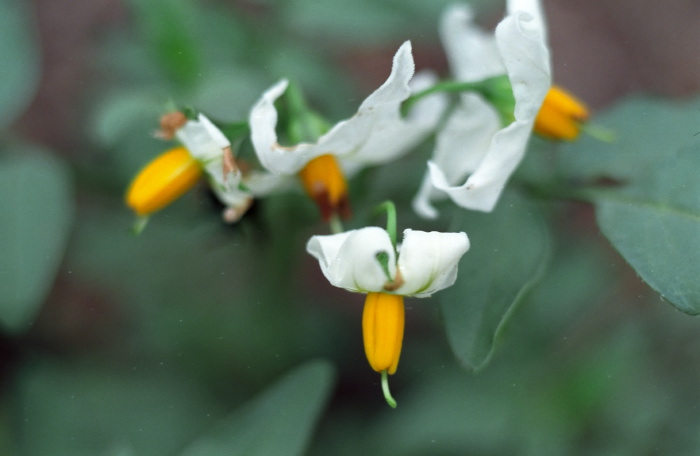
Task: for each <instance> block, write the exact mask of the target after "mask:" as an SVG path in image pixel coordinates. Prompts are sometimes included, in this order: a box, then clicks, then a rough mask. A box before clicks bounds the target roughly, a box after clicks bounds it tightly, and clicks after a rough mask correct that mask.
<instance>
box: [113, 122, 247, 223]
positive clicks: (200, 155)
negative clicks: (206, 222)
mask: <svg viewBox="0 0 700 456" xmlns="http://www.w3.org/2000/svg"><path fill="white" fill-rule="evenodd" d="M160 136H161V137H163V138H166V139H172V138H173V137H175V138H177V139H178V140H179V141H180V143H182V145H183V147H178V148H175V149H172V150H170V151H168V152H165V153H164V154H162V155H160V156H159V157H157V158H156V159H154V160H153V161H152V162H151V163H149V164H148V165H146V167H144V168H143V170H142V171H141V172H140V173H139V174H138V175H137V176H136V178H135V179H134V180H133V182H132V184H131V186H130V187H129V189H128V191H127V194H126V202H127V205H128V206H129V207H131V208H132V209H133V210H134V212H136V214H137V215H139V216H141V217H147V216H149V215H150V214H152V213H153V212H156V211H158V210H160V209H162V208H163V207H165V206H167V205H168V204H170V203H171V202H173V201H174V200H175V199H177V198H178V197H180V196H181V195H182V194H183V193H185V192H186V191H187V190H189V189H190V188H192V187H193V186H194V184H195V183H196V182H197V180H198V179H199V178H200V177H201V176H202V175H206V177H207V179H208V181H209V185H210V187H211V189H212V191H213V192H214V193H215V194H216V195H217V197H218V198H219V199H220V200H221V202H222V203H223V204H224V205H225V206H226V209H225V210H224V214H223V216H224V219H225V220H226V221H228V222H235V221H237V220H238V219H239V218H240V217H241V215H243V213H245V211H246V210H247V209H248V207H249V206H250V204H251V203H252V200H253V196H252V193H251V192H250V191H249V190H248V189H246V188H245V187H244V186H243V185H242V173H241V171H240V170H239V169H238V167H237V166H236V163H235V161H234V159H233V155H232V151H231V143H230V142H229V140H228V139H227V138H226V136H225V135H224V134H223V133H222V132H221V130H219V129H218V128H217V127H216V126H215V125H214V124H213V123H212V122H211V121H210V120H209V119H208V118H207V117H206V116H204V115H203V114H199V116H198V117H197V119H195V120H188V119H186V118H185V117H184V115H183V114H182V113H180V112H175V113H170V114H166V115H165V116H163V118H162V119H161V132H160Z"/></svg>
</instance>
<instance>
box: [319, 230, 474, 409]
mask: <svg viewBox="0 0 700 456" xmlns="http://www.w3.org/2000/svg"><path fill="white" fill-rule="evenodd" d="M468 249H469V239H468V238H467V235H466V234H465V233H438V232H429V233H428V232H424V231H414V230H410V229H407V230H405V231H404V238H403V243H402V244H401V245H399V246H398V249H395V248H394V244H393V242H392V239H391V238H390V235H389V233H388V232H387V231H386V230H384V229H382V228H379V227H367V228H362V229H359V230H352V231H346V232H343V233H339V234H332V235H325V236H313V237H312V238H311V239H310V240H309V242H308V243H307V245H306V250H307V251H308V252H309V253H310V254H311V255H313V256H314V257H315V258H316V259H318V261H319V264H320V266H321V271H322V272H323V274H324V275H325V276H326V278H327V279H328V281H329V282H330V283H331V285H334V286H336V287H340V288H345V289H346V290H349V291H354V292H358V293H367V298H366V300H365V307H364V312H363V317H362V330H363V339H364V345H365V354H366V355H367V360H368V361H369V364H370V366H371V367H372V369H374V370H375V371H377V372H379V373H381V374H382V388H383V390H384V395H385V397H386V398H387V402H389V404H390V405H391V406H392V407H395V406H396V403H395V401H394V400H393V398H391V395H390V393H389V390H388V382H387V375H390V374H393V373H394V372H396V368H397V366H398V363H399V356H400V354H401V344H402V341H403V328H404V306H403V297H404V296H413V297H417V298H424V297H428V296H430V295H432V294H433V293H435V292H437V291H439V290H442V289H443V288H447V287H449V286H451V285H452V284H454V282H455V280H456V278H457V266H458V263H459V259H460V258H461V257H462V255H464V253H465V252H466V251H467V250H468ZM397 250H398V255H397Z"/></svg>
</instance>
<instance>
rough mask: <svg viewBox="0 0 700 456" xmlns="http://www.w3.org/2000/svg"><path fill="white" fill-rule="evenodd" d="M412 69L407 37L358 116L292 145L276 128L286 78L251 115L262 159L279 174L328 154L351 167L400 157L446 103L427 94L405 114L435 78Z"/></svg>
mask: <svg viewBox="0 0 700 456" xmlns="http://www.w3.org/2000/svg"><path fill="white" fill-rule="evenodd" d="M413 73H414V63H413V56H412V55H411V43H410V42H408V41H407V42H405V43H404V44H403V45H402V46H401V47H400V48H399V50H398V52H397V53H396V55H395V56H394V60H393V66H392V70H391V75H390V76H389V78H388V79H387V80H386V82H385V83H384V84H383V85H382V86H381V87H379V88H378V89H377V90H376V91H375V92H374V93H372V94H371V95H370V96H369V97H368V98H367V99H365V101H364V102H363V103H362V104H361V105H360V108H359V109H358V111H357V113H355V115H354V116H352V117H351V118H349V119H346V120H343V121H341V122H338V123H337V124H336V125H335V126H334V127H333V128H331V129H330V130H329V131H328V132H327V133H326V134H324V135H323V136H321V137H320V138H318V140H317V141H316V142H314V143H301V144H296V145H292V146H289V147H285V146H282V145H280V144H279V143H278V142H277V133H276V131H275V128H276V126H277V110H276V109H275V106H274V102H275V100H277V98H279V97H280V96H281V95H282V94H283V93H284V91H285V89H286V88H287V81H286V80H282V81H280V82H278V83H277V84H275V85H274V86H272V87H271V88H270V89H268V90H267V91H266V92H265V93H264V94H263V96H262V98H261V99H260V100H259V101H258V103H257V104H256V105H255V106H254V107H253V109H252V111H251V114H250V129H251V140H252V142H253V146H254V148H255V151H256V153H257V155H258V158H259V160H260V163H261V164H262V165H263V167H265V168H266V169H267V170H268V171H270V172H272V173H274V174H282V175H292V174H296V173H298V172H299V171H300V170H301V169H302V168H303V167H304V166H305V165H306V164H307V163H308V162H309V161H311V160H312V159H314V158H316V157H319V156H321V155H326V154H332V155H334V156H335V157H337V158H339V159H340V160H341V162H342V166H343V168H345V169H346V170H347V169H348V168H351V169H353V170H355V169H358V168H360V167H362V166H366V165H373V164H379V163H384V162H387V161H391V160H394V159H396V158H397V157H399V156H400V155H401V154H403V153H405V152H406V151H408V149H410V148H411V147H412V146H414V145H416V144H417V143H418V142H420V141H421V140H422V139H423V138H424V137H425V136H426V135H427V134H428V133H429V132H430V131H431V130H432V129H433V128H434V127H435V125H436V124H437V122H438V120H439V118H440V115H441V113H442V110H443V108H444V106H445V100H444V99H443V97H441V96H433V97H427V98H426V99H425V100H421V101H420V102H419V103H417V104H416V106H414V107H413V109H412V110H411V112H409V113H408V115H407V116H406V117H405V118H402V117H401V112H400V107H401V103H402V102H403V101H404V100H406V99H407V98H408V97H409V96H410V95H411V94H412V93H413V92H415V91H419V90H422V89H424V88H426V87H428V86H430V85H432V84H433V83H434V78H433V77H432V76H429V75H417V77H416V78H414V80H413V81H411V78H412V77H413ZM419 76H420V77H419ZM409 82H410V84H409Z"/></svg>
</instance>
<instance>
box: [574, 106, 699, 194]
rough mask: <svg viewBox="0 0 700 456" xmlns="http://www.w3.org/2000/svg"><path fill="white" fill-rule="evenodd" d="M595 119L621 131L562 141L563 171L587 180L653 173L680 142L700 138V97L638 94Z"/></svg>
mask: <svg viewBox="0 0 700 456" xmlns="http://www.w3.org/2000/svg"><path fill="white" fill-rule="evenodd" d="M593 123H594V124H595V125H597V126H600V127H603V128H605V129H609V130H611V131H612V132H613V133H614V134H615V139H614V141H612V142H604V141H600V140H598V139H595V138H593V137H591V136H589V135H586V134H583V135H581V137H580V138H579V139H578V140H577V141H575V142H573V143H567V144H562V146H561V155H560V165H561V171H562V172H563V173H564V174H565V175H566V176H568V177H573V178H577V179H584V180H594V179H597V178H612V179H615V180H621V181H628V180H633V179H636V178H638V177H641V176H643V175H645V174H646V173H648V172H649V171H650V170H651V169H652V168H653V167H654V166H656V165H657V164H658V163H660V162H663V161H665V160H666V159H667V158H668V157H670V156H672V155H673V154H674V153H675V151H676V150H678V149H679V148H680V147H682V146H684V145H688V144H698V143H700V137H695V136H694V135H695V134H696V133H697V132H698V131H700V99H695V100H692V101H689V102H683V103H681V102H677V101H669V100H664V99H657V98H649V97H635V98H629V99H627V100H625V101H623V102H621V103H618V104H615V105H614V106H613V107H612V109H610V110H609V111H607V112H605V113H602V114H601V115H599V116H596V117H595V118H594V120H593Z"/></svg>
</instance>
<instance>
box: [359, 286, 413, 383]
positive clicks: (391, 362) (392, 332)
mask: <svg viewBox="0 0 700 456" xmlns="http://www.w3.org/2000/svg"><path fill="white" fill-rule="evenodd" d="M404 320H405V317H404V305H403V296H399V295H393V294H388V293H368V294H367V298H366V300H365V308H364V311H363V314H362V335H363V338H364V343H365V354H366V355H367V361H369V365H370V366H372V369H374V370H375V371H377V372H382V371H387V372H388V373H389V374H393V373H394V372H396V368H397V367H398V365H399V357H400V356H401V344H402V342H403V329H404Z"/></svg>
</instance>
